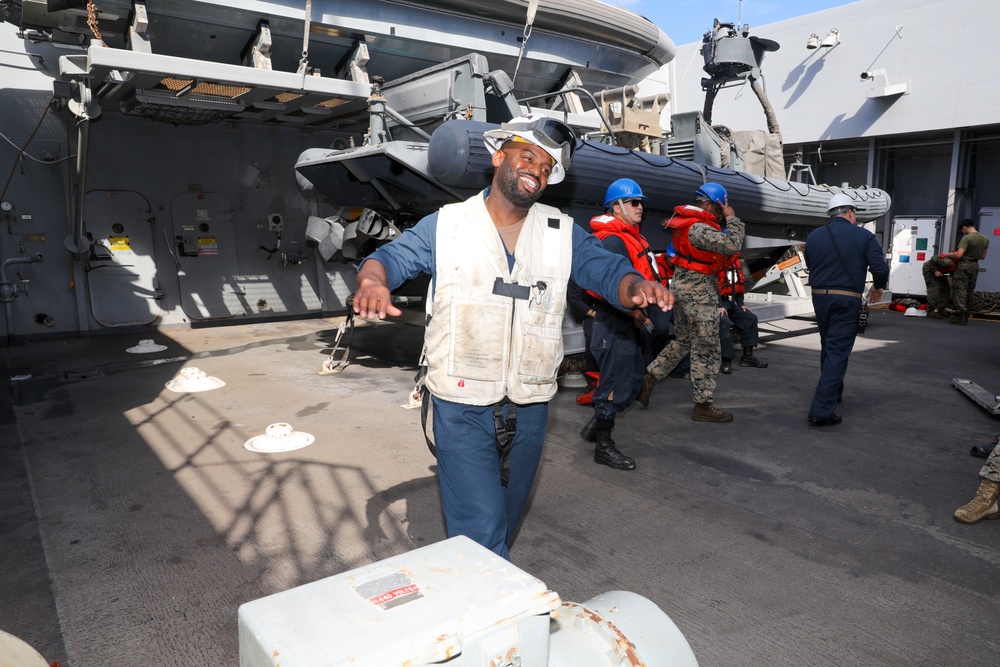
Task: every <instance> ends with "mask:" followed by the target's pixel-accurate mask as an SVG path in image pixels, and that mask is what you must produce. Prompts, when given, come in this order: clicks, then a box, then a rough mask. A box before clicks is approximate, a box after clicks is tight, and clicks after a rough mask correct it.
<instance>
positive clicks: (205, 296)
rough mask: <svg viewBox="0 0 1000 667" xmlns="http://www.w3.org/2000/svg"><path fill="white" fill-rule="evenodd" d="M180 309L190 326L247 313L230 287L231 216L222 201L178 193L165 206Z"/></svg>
mask: <svg viewBox="0 0 1000 667" xmlns="http://www.w3.org/2000/svg"><path fill="white" fill-rule="evenodd" d="M170 215H171V217H172V219H173V236H172V237H171V243H173V245H174V253H175V255H176V257H177V263H178V269H177V280H178V282H179V286H180V295H181V307H182V308H183V309H184V314H185V315H187V316H188V317H190V318H191V319H192V320H212V319H221V318H226V317H233V316H235V315H239V314H241V313H246V312H249V309H248V308H246V307H245V299H244V294H243V290H242V288H241V287H240V285H239V284H237V282H236V277H237V276H238V275H239V270H238V268H237V263H236V260H237V258H236V232H235V220H236V211H235V210H234V209H233V206H232V204H230V203H229V200H228V199H226V198H225V197H224V196H222V195H220V194H216V193H212V192H182V193H181V194H179V195H177V196H176V197H174V200H173V202H171V205H170Z"/></svg>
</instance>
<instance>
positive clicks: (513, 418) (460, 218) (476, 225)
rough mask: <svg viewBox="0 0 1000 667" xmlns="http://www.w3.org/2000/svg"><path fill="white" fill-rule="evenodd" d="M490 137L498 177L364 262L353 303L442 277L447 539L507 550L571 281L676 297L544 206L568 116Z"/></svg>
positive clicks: (433, 338) (530, 474)
mask: <svg viewBox="0 0 1000 667" xmlns="http://www.w3.org/2000/svg"><path fill="white" fill-rule="evenodd" d="M483 141H484V143H485V144H486V146H487V147H488V148H489V150H490V152H491V153H492V156H493V161H492V163H493V168H494V172H493V183H492V185H491V186H490V187H489V188H487V189H486V190H484V191H483V192H481V193H478V194H476V195H474V196H473V197H471V198H469V199H467V200H466V201H464V202H460V203H457V204H450V205H448V206H445V207H443V208H442V209H441V210H440V211H438V212H437V213H434V214H432V215H429V216H427V217H426V218H424V219H423V220H421V221H420V222H418V223H417V224H416V225H415V226H414V227H412V228H411V229H408V230H406V231H405V232H404V233H403V234H401V235H400V236H399V238H398V239H396V240H395V241H393V242H392V243H389V244H387V245H384V246H382V247H381V248H379V249H378V250H377V251H375V252H374V253H373V254H372V255H371V257H369V258H368V259H367V260H365V262H364V263H363V264H362V265H361V267H360V268H359V269H358V287H357V291H356V292H355V295H354V301H353V308H354V312H355V313H357V314H358V315H360V316H361V317H368V318H374V317H377V318H379V319H384V318H385V317H386V316H387V315H399V314H400V311H399V309H397V308H396V307H395V306H393V305H392V300H391V290H393V289H395V288H396V287H398V286H399V285H400V284H402V283H403V282H404V281H405V280H408V279H410V278H413V277H416V276H417V275H419V274H421V273H427V274H430V275H431V278H432V291H433V296H432V299H431V304H430V307H429V308H428V312H429V314H430V316H431V318H430V321H429V322H428V324H427V331H426V333H425V334H424V350H425V356H426V362H427V377H426V387H427V390H428V392H429V396H430V400H431V405H432V407H433V415H434V419H433V424H434V427H433V428H434V439H435V442H436V455H437V462H438V466H437V472H438V481H439V484H440V487H441V503H442V506H443V509H444V517H445V523H446V525H447V529H448V536H449V537H454V536H455V535H466V536H468V537H469V538H471V539H473V540H475V541H476V542H478V543H479V544H482V545H483V546H485V547H486V548H488V549H491V550H492V551H494V552H495V553H497V554H499V555H500V556H503V557H504V558H509V557H510V556H509V554H508V545H509V543H510V539H511V536H512V535H513V533H514V528H515V527H516V525H517V521H518V519H519V518H520V516H521V511H522V509H523V508H524V504H525V501H526V500H527V498H528V493H529V492H530V491H531V485H532V483H533V482H534V479H535V472H536V470H537V468H538V462H539V460H540V458H541V450H542V443H543V441H544V440H545V422H546V419H547V417H548V402H549V400H551V398H552V397H553V396H554V395H555V392H556V389H557V385H556V373H557V371H558V369H559V365H560V363H561V362H562V357H563V343H562V321H563V311H564V310H565V308H566V284H567V282H568V281H569V279H570V278H571V277H572V278H573V279H574V280H575V281H576V282H577V283H578V284H579V285H580V286H582V287H583V288H585V289H588V290H591V291H592V292H594V293H596V294H598V295H600V296H601V297H602V298H604V299H605V300H606V301H607V302H608V303H611V304H614V305H615V306H616V307H618V308H620V309H621V310H622V311H623V312H628V311H630V310H633V309H637V308H645V307H647V306H657V307H659V308H660V309H662V310H668V309H669V308H670V307H671V305H672V303H673V297H672V296H671V294H670V292H669V291H668V290H667V289H666V288H665V287H663V286H662V285H660V284H658V283H656V282H653V281H649V280H645V279H644V278H643V277H642V276H641V275H639V274H638V273H636V272H635V270H634V269H633V268H632V267H631V265H630V264H629V262H628V261H627V260H626V259H625V258H624V257H621V256H619V255H614V254H612V253H609V252H607V251H606V250H604V248H603V247H602V246H601V244H600V243H599V242H598V241H597V239H596V238H594V237H592V236H590V235H588V234H587V233H586V232H585V231H584V230H583V228H581V227H579V226H578V225H575V224H574V223H573V220H572V219H571V218H570V217H569V216H566V215H564V214H563V213H561V212H560V211H559V210H558V209H555V208H552V207H550V206H545V205H543V204H538V203H537V201H538V199H539V198H540V197H541V196H542V193H543V192H544V191H545V188H546V186H547V185H549V184H556V183H559V182H561V181H562V180H563V179H564V178H565V176H566V170H567V169H568V168H569V166H570V163H571V161H572V158H573V151H574V150H575V148H576V137H575V135H574V134H573V131H572V130H571V129H570V128H569V127H568V126H566V125H564V124H563V123H561V122H559V121H557V120H553V119H550V118H547V117H544V116H540V115H536V114H529V115H527V116H519V117H517V118H514V119H513V120H511V121H510V122H508V123H504V124H503V125H501V127H500V128H499V129H495V130H489V131H488V132H486V133H485V135H484V137H483Z"/></svg>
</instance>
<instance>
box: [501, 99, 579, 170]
mask: <svg viewBox="0 0 1000 667" xmlns="http://www.w3.org/2000/svg"><path fill="white" fill-rule="evenodd" d="M514 137H519V138H521V139H523V140H525V141H527V142H530V143H532V144H535V145H536V146H538V147H540V148H541V149H542V150H544V151H545V152H546V153H548V154H549V155H551V156H552V159H553V160H554V161H555V163H554V164H553V165H552V173H551V174H550V175H549V179H548V182H549V184H550V185H555V184H556V183H561V182H562V180H563V179H564V178H566V170H567V169H569V165H570V162H572V161H573V151H574V150H576V134H574V133H573V130H572V129H571V128H570V127H569V125H566V124H565V123H563V122H562V121H559V120H556V119H555V118H549V117H548V116H543V115H542V114H537V113H529V114H525V115H523V116H518V117H516V118H512V119H511V120H510V121H508V122H506V123H502V124H501V125H500V129H497V130H487V131H486V132H484V133H483V143H485V144H486V147H487V148H488V149H490V155H493V154H494V153H496V152H497V151H498V150H500V147H501V146H503V145H504V143H505V142H507V141H509V140H510V139H513V138H514Z"/></svg>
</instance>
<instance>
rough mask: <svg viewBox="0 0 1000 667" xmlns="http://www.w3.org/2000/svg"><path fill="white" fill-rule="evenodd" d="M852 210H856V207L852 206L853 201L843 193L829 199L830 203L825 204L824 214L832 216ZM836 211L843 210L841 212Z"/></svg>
mask: <svg viewBox="0 0 1000 667" xmlns="http://www.w3.org/2000/svg"><path fill="white" fill-rule="evenodd" d="M848 208H852V209H854V210H857V209H858V207H857V206H855V205H854V200H853V199H851V196H850V195H846V194H844V193H843V192H838V193H837V194H835V195H833V196H832V197H830V201H828V202H827V203H826V214H827V215H833V214H834V213H844V212H846V209H848ZM838 209H844V210H843V211H841V210H838Z"/></svg>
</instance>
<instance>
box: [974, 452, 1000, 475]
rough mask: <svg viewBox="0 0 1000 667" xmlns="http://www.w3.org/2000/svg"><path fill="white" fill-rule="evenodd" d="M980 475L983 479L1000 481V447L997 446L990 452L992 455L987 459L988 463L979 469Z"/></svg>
mask: <svg viewBox="0 0 1000 667" xmlns="http://www.w3.org/2000/svg"><path fill="white" fill-rule="evenodd" d="M979 476H980V477H982V478H983V479H988V480H992V481H994V482H1000V447H995V448H994V449H993V451H992V452H990V457H989V458H988V459H986V465H984V466H983V469H982V470H980V471H979Z"/></svg>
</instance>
